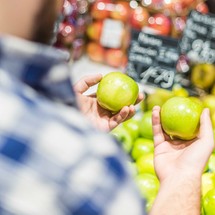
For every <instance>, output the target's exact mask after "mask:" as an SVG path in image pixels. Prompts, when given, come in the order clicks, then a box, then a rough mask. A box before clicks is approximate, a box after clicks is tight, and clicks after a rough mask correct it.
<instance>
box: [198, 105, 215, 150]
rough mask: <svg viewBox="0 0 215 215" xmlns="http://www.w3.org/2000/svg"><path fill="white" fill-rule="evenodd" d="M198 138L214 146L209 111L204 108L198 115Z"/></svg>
mask: <svg viewBox="0 0 215 215" xmlns="http://www.w3.org/2000/svg"><path fill="white" fill-rule="evenodd" d="M199 137H200V139H204V140H205V141H206V143H207V144H208V145H210V146H211V147H212V148H214V134H213V127H212V123H211V118H210V111H209V109H208V108H205V109H204V110H203V111H202V114H201V117H200V135H199Z"/></svg>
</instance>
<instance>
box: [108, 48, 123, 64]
mask: <svg viewBox="0 0 215 215" xmlns="http://www.w3.org/2000/svg"><path fill="white" fill-rule="evenodd" d="M124 59H125V53H124V52H123V51H122V50H121V49H107V50H106V53H105V62H106V63H107V64H108V65H110V66H112V67H121V66H122V64H123V62H124Z"/></svg>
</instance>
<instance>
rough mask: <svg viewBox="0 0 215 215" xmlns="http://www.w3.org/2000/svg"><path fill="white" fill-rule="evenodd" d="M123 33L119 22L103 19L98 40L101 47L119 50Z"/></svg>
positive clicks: (122, 25)
mask: <svg viewBox="0 0 215 215" xmlns="http://www.w3.org/2000/svg"><path fill="white" fill-rule="evenodd" d="M123 31H124V24H123V23H122V22H121V21H118V20H113V19H105V20H104V24H103V29H102V34H101V39H100V43H101V45H102V46H104V47H107V48H120V47H121V45H122V35H123Z"/></svg>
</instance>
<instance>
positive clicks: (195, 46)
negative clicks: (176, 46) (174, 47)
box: [180, 10, 215, 64]
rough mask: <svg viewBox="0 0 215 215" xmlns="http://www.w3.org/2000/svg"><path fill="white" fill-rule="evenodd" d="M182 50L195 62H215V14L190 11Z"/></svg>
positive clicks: (181, 43)
mask: <svg viewBox="0 0 215 215" xmlns="http://www.w3.org/2000/svg"><path fill="white" fill-rule="evenodd" d="M180 52H181V53H182V54H186V55H187V57H188V59H189V60H190V61H191V62H193V63H211V64H213V63H215V15H214V14H201V13H199V12H198V11H196V10H193V11H191V12H190V14H189V17H188V20H187V22H186V27H185V30H184V32H183V36H182V39H181V41H180Z"/></svg>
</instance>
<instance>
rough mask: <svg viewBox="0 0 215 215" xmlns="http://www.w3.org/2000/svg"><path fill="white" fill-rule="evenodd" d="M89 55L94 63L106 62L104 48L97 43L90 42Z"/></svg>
mask: <svg viewBox="0 0 215 215" xmlns="http://www.w3.org/2000/svg"><path fill="white" fill-rule="evenodd" d="M86 51H87V54H88V56H89V58H90V59H91V60H93V61H96V62H99V63H103V62H104V52H105V51H104V48H103V47H102V46H101V45H100V44H98V43H95V42H90V43H88V45H87V50H86Z"/></svg>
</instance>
